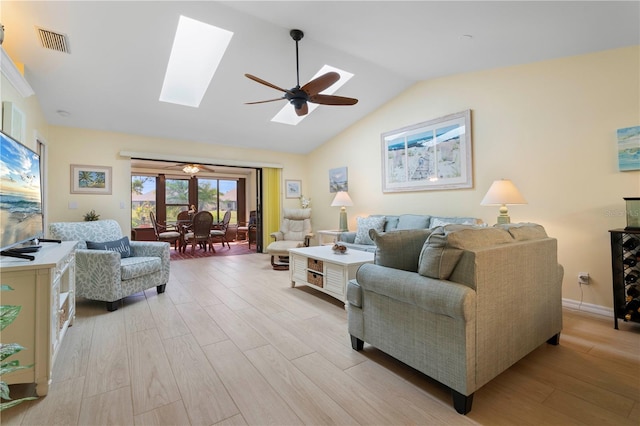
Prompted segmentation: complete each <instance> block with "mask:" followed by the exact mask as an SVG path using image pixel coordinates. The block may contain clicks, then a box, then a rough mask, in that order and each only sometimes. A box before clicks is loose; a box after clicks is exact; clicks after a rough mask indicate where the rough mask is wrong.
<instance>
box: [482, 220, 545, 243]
mask: <svg viewBox="0 0 640 426" xmlns="http://www.w3.org/2000/svg"><path fill="white" fill-rule="evenodd" d="M494 227H496V228H500V229H504V230H506V231H507V232H509V234H511V236H512V237H513V239H514V240H516V241H527V240H539V239H542V238H547V237H548V235H547V232H546V231H545V230H544V228H543V227H542V226H541V225H538V224H536V223H505V224H501V225H500V224H497V225H494Z"/></svg>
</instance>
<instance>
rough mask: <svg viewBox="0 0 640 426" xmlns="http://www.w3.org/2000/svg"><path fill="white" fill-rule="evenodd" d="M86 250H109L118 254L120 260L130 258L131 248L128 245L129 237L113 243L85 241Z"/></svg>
mask: <svg viewBox="0 0 640 426" xmlns="http://www.w3.org/2000/svg"><path fill="white" fill-rule="evenodd" d="M87 248H88V249H89V250H109V251H116V252H118V253H120V258H122V259H124V258H125V257H129V256H131V246H130V245H129V237H122V238H120V239H119V240H115V241H103V242H95V241H87Z"/></svg>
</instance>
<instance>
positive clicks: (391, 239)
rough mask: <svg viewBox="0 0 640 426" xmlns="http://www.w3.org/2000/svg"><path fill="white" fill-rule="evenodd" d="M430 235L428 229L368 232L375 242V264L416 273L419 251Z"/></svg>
mask: <svg viewBox="0 0 640 426" xmlns="http://www.w3.org/2000/svg"><path fill="white" fill-rule="evenodd" d="M429 234H431V231H430V230H429V229H410V230H409V229H404V230H398V231H390V232H383V233H380V232H378V231H377V230H375V229H371V230H369V236H370V237H371V239H372V240H373V241H374V242H375V244H376V246H377V249H376V257H375V264H376V265H381V266H387V267H390V268H395V269H402V270H405V271H411V272H417V271H418V260H419V258H420V251H421V248H422V246H423V245H424V242H425V241H426V239H427V238H428V237H429Z"/></svg>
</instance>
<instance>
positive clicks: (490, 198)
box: [480, 179, 527, 224]
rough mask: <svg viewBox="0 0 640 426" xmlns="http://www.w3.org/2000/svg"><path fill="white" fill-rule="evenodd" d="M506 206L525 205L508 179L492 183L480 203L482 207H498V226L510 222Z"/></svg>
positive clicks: (524, 201)
mask: <svg viewBox="0 0 640 426" xmlns="http://www.w3.org/2000/svg"><path fill="white" fill-rule="evenodd" d="M507 204H527V201H526V200H525V199H524V197H523V196H522V194H520V191H518V188H516V186H515V185H514V184H513V182H511V181H510V180H509V179H500V180H496V181H494V182H493V183H492V184H491V187H490V188H489V190H488V191H487V194H486V195H485V196H484V198H483V199H482V202H481V203H480V205H482V206H496V205H497V206H500V216H498V223H499V224H503V223H510V222H511V218H510V217H509V215H508V214H507V213H508V210H507Z"/></svg>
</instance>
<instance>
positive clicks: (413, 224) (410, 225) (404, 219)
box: [396, 214, 430, 230]
mask: <svg viewBox="0 0 640 426" xmlns="http://www.w3.org/2000/svg"><path fill="white" fill-rule="evenodd" d="M429 219H430V217H429V216H424V215H417V214H403V215H401V216H400V218H399V220H398V226H397V227H396V229H399V230H400V229H423V228H428V227H429Z"/></svg>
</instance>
